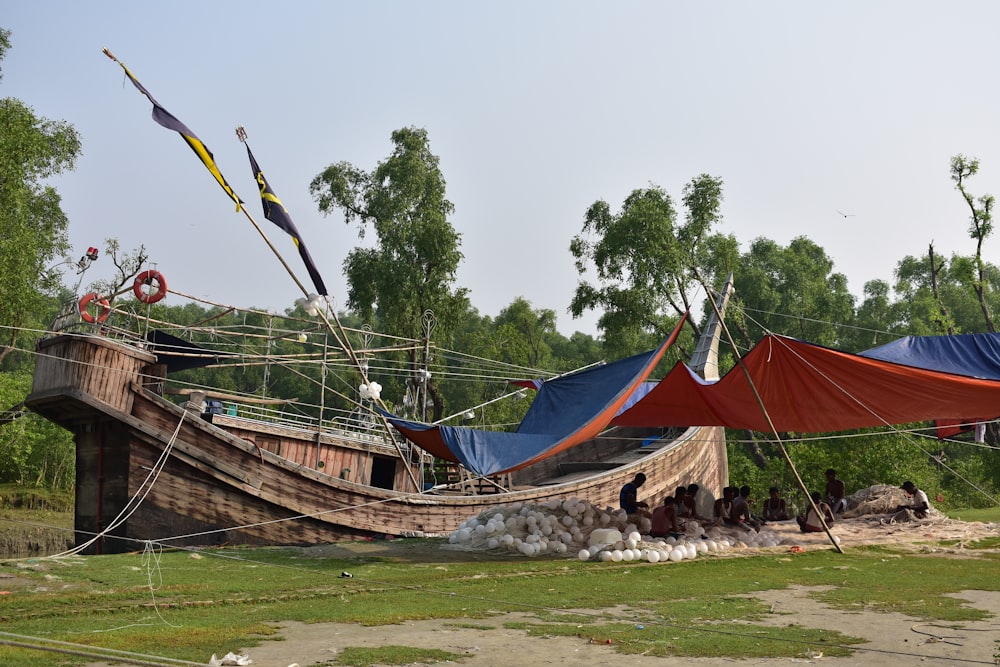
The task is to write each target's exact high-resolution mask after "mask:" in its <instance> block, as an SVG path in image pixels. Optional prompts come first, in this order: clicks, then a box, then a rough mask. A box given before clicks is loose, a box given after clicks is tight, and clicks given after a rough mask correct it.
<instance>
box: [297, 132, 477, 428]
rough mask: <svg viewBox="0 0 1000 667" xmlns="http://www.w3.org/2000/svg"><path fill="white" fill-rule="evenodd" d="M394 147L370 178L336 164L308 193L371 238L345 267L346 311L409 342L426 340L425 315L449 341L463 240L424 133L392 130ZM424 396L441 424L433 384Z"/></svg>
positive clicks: (462, 297) (418, 361)
mask: <svg viewBox="0 0 1000 667" xmlns="http://www.w3.org/2000/svg"><path fill="white" fill-rule="evenodd" d="M392 143H393V146H394V148H393V151H392V154H391V155H390V156H389V157H388V158H386V159H385V160H383V161H382V162H380V163H379V164H378V165H377V166H376V167H375V169H373V170H372V171H370V172H368V171H364V170H362V169H359V168H358V167H355V166H354V165H352V164H350V163H347V162H338V163H336V164H332V165H330V166H329V167H327V168H326V169H324V170H323V171H322V172H321V173H320V174H319V175H317V176H316V177H315V178H314V179H313V181H312V183H311V184H310V186H309V189H310V191H311V193H312V194H313V197H314V198H315V200H316V202H317V204H318V206H319V210H320V211H321V212H322V213H324V214H330V213H333V212H335V211H340V212H341V213H342V214H343V216H344V220H345V222H347V223H348V224H350V223H357V224H358V227H359V235H360V236H361V237H362V238H364V237H365V233H366V232H367V231H368V229H369V228H370V229H372V230H373V231H374V232H375V244H374V246H372V247H359V248H355V249H354V250H352V251H351V252H350V253H349V254H348V256H347V259H346V260H345V261H344V274H345V276H346V277H347V282H348V292H347V305H348V306H349V307H350V308H351V310H353V311H354V312H355V313H356V314H357V315H359V316H360V317H361V318H362V320H364V321H367V322H371V323H372V325H373V326H376V327H378V328H379V329H380V330H381V331H383V332H385V333H391V334H397V335H400V336H406V337H411V338H419V337H421V336H422V335H423V334H424V331H423V330H422V319H423V316H424V313H426V312H427V311H431V312H433V315H434V320H435V322H436V324H435V332H436V336H437V337H438V338H439V339H443V340H447V336H448V333H449V332H450V331H451V328H452V327H453V325H454V322H455V321H456V320H457V319H458V318H459V317H460V316H461V315H462V313H463V312H465V310H466V307H467V304H468V298H467V290H465V289H462V288H455V287H454V283H455V278H456V274H457V271H458V266H459V263H460V262H461V261H462V253H461V251H460V246H461V235H460V234H459V233H458V232H457V231H455V228H454V227H453V226H452V224H451V222H450V221H449V220H448V217H449V216H450V215H451V214H452V213H453V212H454V206H453V205H452V203H451V202H450V201H448V199H447V198H446V197H445V179H444V176H443V175H442V173H441V169H440V167H439V159H438V157H437V156H436V155H434V154H433V153H432V152H431V150H430V142H429V139H428V136H427V131H426V130H424V129H420V128H415V127H408V128H404V129H401V130H396V131H395V132H393V133H392ZM411 362H412V366H413V371H414V381H416V382H419V381H421V378H420V377H419V375H417V373H418V372H419V370H420V367H421V366H422V365H423V364H424V363H425V360H424V359H422V358H420V355H419V354H418V353H416V352H414V353H412V354H411ZM427 391H428V392H429V393H430V396H431V399H432V400H433V403H434V415H435V418H439V417H440V416H441V415H442V414H443V411H444V406H443V404H442V398H441V395H440V393H439V392H438V390H437V387H436V384H435V383H434V382H433V381H431V382H429V383H428V386H427Z"/></svg>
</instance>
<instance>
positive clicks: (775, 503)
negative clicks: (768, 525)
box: [764, 486, 788, 521]
mask: <svg viewBox="0 0 1000 667" xmlns="http://www.w3.org/2000/svg"><path fill="white" fill-rule="evenodd" d="M764 520H765V521H787V520H788V506H787V505H786V503H785V499H784V498H782V497H781V492H780V491H778V487H776V486H772V487H771V489H770V490H769V491H768V498H767V500H765V501H764Z"/></svg>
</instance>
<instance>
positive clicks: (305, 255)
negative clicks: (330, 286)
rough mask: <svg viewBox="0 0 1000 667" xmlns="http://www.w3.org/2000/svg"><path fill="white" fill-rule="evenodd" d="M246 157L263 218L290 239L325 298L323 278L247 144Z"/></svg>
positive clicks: (314, 283) (318, 290)
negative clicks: (261, 205) (255, 182)
mask: <svg viewBox="0 0 1000 667" xmlns="http://www.w3.org/2000/svg"><path fill="white" fill-rule="evenodd" d="M247 156H249V158H250V169H251V170H252V171H253V177H254V180H255V181H257V187H258V188H259V189H260V201H261V204H263V205H264V217H265V218H267V219H268V220H270V221H271V222H273V223H274V224H276V225H277V226H278V227H281V229H283V230H285V232H286V233H287V234H288V235H289V236H291V237H292V240H293V241H294V242H295V247H296V248H298V250H299V256H300V257H301V258H302V261H303V262H304V263H305V265H306V271H308V272H309V277H310V278H312V281H313V285H315V286H316V293H317V294H322V295H323V296H326V295H327V292H326V285H324V284H323V278H322V277H321V276H320V275H319V269H317V268H316V265H315V264H313V261H312V257H311V256H310V255H309V251H308V250H306V245H305V243H303V242H302V239H301V238H300V237H299V230H298V229H296V227H295V223H294V222H292V218H291V216H289V215H288V211H287V210H286V209H285V205H284V204H282V203H281V200H280V199H278V196H277V195H276V194H274V190H272V189H271V186H270V185H268V183H267V180H266V179H265V178H264V172H263V171H261V169H260V167H259V166H257V160H255V159H254V157H253V152H252V151H251V150H250V145H249V144H247Z"/></svg>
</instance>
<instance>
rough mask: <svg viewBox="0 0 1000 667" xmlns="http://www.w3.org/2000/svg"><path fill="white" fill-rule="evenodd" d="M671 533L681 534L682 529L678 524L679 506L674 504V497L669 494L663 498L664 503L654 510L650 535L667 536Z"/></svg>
mask: <svg viewBox="0 0 1000 667" xmlns="http://www.w3.org/2000/svg"><path fill="white" fill-rule="evenodd" d="M671 534H673V535H675V536H676V535H680V534H681V529H680V527H679V526H678V525H677V506H676V504H674V499H673V498H672V497H671V496H667V497H666V498H664V499H663V504H662V505H660V506H659V507H657V508H656V509H654V510H653V517H652V526H651V527H650V529H649V535H650V536H651V537H667V536H669V535H671Z"/></svg>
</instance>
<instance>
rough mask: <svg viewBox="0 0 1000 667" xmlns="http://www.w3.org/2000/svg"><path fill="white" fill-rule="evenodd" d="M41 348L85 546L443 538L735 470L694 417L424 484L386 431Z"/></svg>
mask: <svg viewBox="0 0 1000 667" xmlns="http://www.w3.org/2000/svg"><path fill="white" fill-rule="evenodd" d="M39 350H40V352H42V353H43V354H42V355H41V356H40V357H39V360H38V365H37V367H36V373H35V383H34V386H33V389H32V393H31V395H29V397H28V398H27V399H26V403H27V404H28V405H29V407H31V408H32V409H33V410H35V411H36V412H39V413H40V414H42V415H43V416H45V417H47V418H48V419H50V420H52V421H54V422H56V423H58V424H60V425H62V426H64V427H66V428H68V429H70V430H71V431H72V432H73V434H74V438H75V442H76V453H77V455H76V463H77V477H76V517H75V523H76V530H77V543H78V544H79V545H82V544H84V543H85V542H87V541H89V540H90V539H91V537H92V536H95V535H102V537H100V539H98V540H97V541H95V542H93V543H92V544H90V546H89V547H88V548H87V550H86V551H85V553H112V552H121V551H131V550H135V549H139V548H142V545H143V543H144V542H145V541H154V542H157V543H159V544H163V545H166V546H195V545H198V546H206V545H221V544H252V545H298V544H317V543H328V542H334V541H338V540H343V539H357V538H383V537H437V536H444V535H447V534H449V533H451V532H452V531H454V530H456V529H457V528H458V527H459V525H460V524H461V523H462V522H463V521H465V520H466V519H468V518H470V517H472V516H476V515H478V514H479V513H480V512H483V511H484V510H487V509H489V508H491V507H495V506H497V505H501V504H507V503H514V502H531V503H539V502H545V501H547V500H552V499H560V500H561V499H567V498H580V499H586V500H588V501H590V502H591V503H593V504H595V505H598V506H612V507H616V506H617V503H618V492H619V490H620V489H621V486H622V485H623V484H624V483H626V482H628V481H630V480H631V479H632V477H633V476H634V475H635V474H636V473H637V472H643V473H645V474H646V476H647V480H648V481H647V482H646V485H645V486H644V487H643V489H642V491H643V493H642V495H643V497H644V498H646V499H647V500H649V501H651V504H652V503H653V502H659V501H660V500H661V499H662V498H663V497H665V496H668V495H672V494H673V490H674V489H675V488H676V486H678V485H679V484H688V483H690V482H698V483H699V484H701V485H702V486H703V488H705V489H706V490H707V491H708V492H710V493H715V494H718V493H719V491H720V490H721V487H722V486H723V485H724V484H726V483H727V481H726V480H727V478H728V470H727V467H726V448H725V437H724V432H723V430H722V429H720V428H691V429H688V430H686V431H684V432H683V433H680V434H679V435H678V437H676V438H673V439H671V440H669V441H663V440H661V441H658V442H656V443H653V444H649V443H647V444H646V445H645V446H643V445H642V443H641V441H639V442H632V443H631V444H625V445H622V446H621V449H620V450H619V451H618V453H617V454H616V455H615V456H614V457H613V458H612V459H610V460H608V459H605V460H604V461H603V462H596V458H595V456H594V455H592V454H590V453H588V451H589V450H588V447H589V448H590V449H592V450H594V452H597V451H598V450H600V449H601V445H600V439H598V441H595V443H589V444H588V445H586V446H584V447H583V448H582V449H580V450H579V452H578V453H577V454H576V455H577V456H578V457H582V458H586V459H587V461H586V462H584V461H577V462H575V465H574V462H573V461H570V460H569V459H566V458H564V460H563V461H562V462H556V463H553V462H548V463H546V464H545V465H546V466H547V468H545V472H544V474H543V475H541V476H539V475H537V474H535V475H534V476H532V471H531V469H527V470H525V471H522V472H521V473H518V474H519V476H520V478H521V480H522V481H525V480H530V481H528V482H526V483H523V484H520V485H518V481H517V477H515V479H514V480H512V484H513V486H512V488H510V489H509V490H503V491H500V492H497V493H490V494H453V493H444V492H441V491H439V490H436V489H430V490H425V489H417V488H416V484H415V482H416V480H415V479H413V478H412V477H411V476H410V475H408V474H407V472H406V471H407V470H408V468H407V466H406V465H404V463H405V460H404V459H405V457H407V456H409V452H406V451H398V450H396V449H394V448H393V447H392V446H389V445H387V444H384V443H382V442H373V441H370V440H365V439H363V438H362V439H351V438H349V437H347V436H346V435H344V436H343V437H339V438H338V437H336V436H331V435H327V434H324V436H322V437H317V435H316V434H315V433H311V432H309V431H307V430H304V429H293V428H287V427H278V426H275V425H273V424H266V423H262V422H257V421H255V420H249V419H242V418H239V417H230V416H220V415H210V414H204V413H203V412H202V410H201V409H200V406H199V405H198V404H197V402H193V401H189V402H188V403H186V404H183V405H177V404H175V403H173V402H171V401H170V400H168V399H166V398H164V397H163V396H162V395H160V394H159V387H160V386H161V384H162V383H160V382H159V381H158V380H157V375H156V373H155V359H154V358H152V356H151V355H149V354H148V353H146V352H144V351H143V350H141V349H135V348H134V347H133V346H131V345H129V344H126V343H119V342H116V341H111V340H108V339H106V338H103V337H101V336H97V335H84V336H62V335H59V336H55V337H53V338H50V339H47V340H45V341H43V342H42V343H41V344H40V345H39ZM95 376H99V377H95ZM623 441H624V442H626V443H627V441H628V439H624V440H623ZM595 462H596V463H595ZM321 464H322V465H321ZM588 465H590V466H591V467H590V469H588ZM389 466H391V468H390V467H389ZM326 471H330V473H331V474H328V473H327V472H326ZM334 473H335V474H334ZM376 478H377V481H378V485H374V486H373V485H372V483H371V482H372V481H375V480H376ZM382 487H391V488H382Z"/></svg>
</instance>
